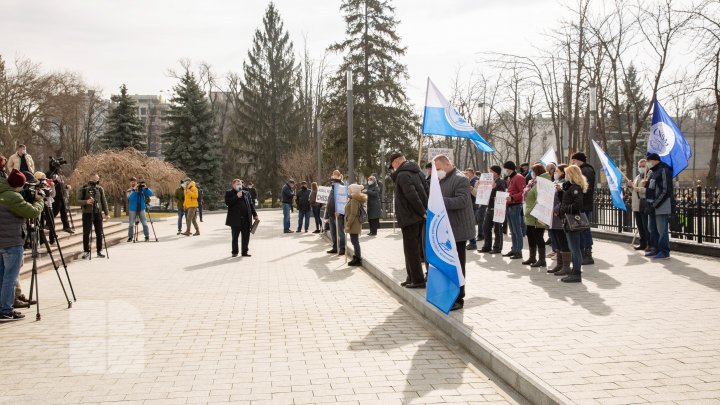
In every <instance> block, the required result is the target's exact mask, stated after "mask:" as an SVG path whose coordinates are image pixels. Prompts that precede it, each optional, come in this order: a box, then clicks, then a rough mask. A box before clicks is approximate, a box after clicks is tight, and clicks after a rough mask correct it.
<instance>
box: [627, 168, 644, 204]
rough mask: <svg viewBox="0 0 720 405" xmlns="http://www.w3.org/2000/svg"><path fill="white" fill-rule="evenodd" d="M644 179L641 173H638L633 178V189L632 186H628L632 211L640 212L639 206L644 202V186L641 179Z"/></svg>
mask: <svg viewBox="0 0 720 405" xmlns="http://www.w3.org/2000/svg"><path fill="white" fill-rule="evenodd" d="M643 180H644V176H643V175H642V174H638V175H637V176H635V180H633V186H635V189H637V191H635V189H633V188H632V187H628V191H629V192H630V196H631V197H632V210H633V212H640V211H641V208H642V206H643V205H645V204H644V201H643V200H645V187H643V186H642V181H643Z"/></svg>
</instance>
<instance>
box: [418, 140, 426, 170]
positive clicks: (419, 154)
mask: <svg viewBox="0 0 720 405" xmlns="http://www.w3.org/2000/svg"><path fill="white" fill-rule="evenodd" d="M424 140H425V135H423V134H422V133H421V134H420V147H418V160H417V164H418V166H420V158H421V157H422V147H423V143H424Z"/></svg>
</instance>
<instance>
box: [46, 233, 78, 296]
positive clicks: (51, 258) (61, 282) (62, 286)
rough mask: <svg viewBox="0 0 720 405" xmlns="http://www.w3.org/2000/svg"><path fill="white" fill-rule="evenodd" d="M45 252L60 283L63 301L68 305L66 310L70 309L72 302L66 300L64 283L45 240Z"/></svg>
mask: <svg viewBox="0 0 720 405" xmlns="http://www.w3.org/2000/svg"><path fill="white" fill-rule="evenodd" d="M56 242H57V241H56ZM45 250H47V254H48V256H50V261H51V262H52V265H53V268H54V269H55V274H57V277H58V281H59V282H60V288H62V291H63V294H64V295H65V301H67V303H68V308H72V302H71V301H70V298H68V295H67V290H65V283H63V281H62V278H61V277H60V271H58V269H59V268H60V266H58V265H57V263H56V262H55V258H54V257H53V254H52V251H51V250H50V244H49V243H48V241H47V239H46V240H45Z"/></svg>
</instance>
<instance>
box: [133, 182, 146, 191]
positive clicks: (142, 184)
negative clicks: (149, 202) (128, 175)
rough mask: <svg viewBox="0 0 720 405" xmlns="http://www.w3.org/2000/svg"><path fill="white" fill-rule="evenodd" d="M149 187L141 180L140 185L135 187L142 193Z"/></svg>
mask: <svg viewBox="0 0 720 405" xmlns="http://www.w3.org/2000/svg"><path fill="white" fill-rule="evenodd" d="M145 188H147V185H145V182H144V181H141V182H139V183H138V185H137V186H136V187H135V189H136V190H137V192H138V193H142V192H143V189H145Z"/></svg>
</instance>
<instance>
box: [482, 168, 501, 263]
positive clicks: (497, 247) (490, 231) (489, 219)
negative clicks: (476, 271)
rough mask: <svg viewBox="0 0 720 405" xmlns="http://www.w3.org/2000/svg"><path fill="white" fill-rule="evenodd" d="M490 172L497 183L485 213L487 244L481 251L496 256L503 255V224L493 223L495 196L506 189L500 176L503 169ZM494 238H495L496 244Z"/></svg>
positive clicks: (494, 169) (494, 184)
mask: <svg viewBox="0 0 720 405" xmlns="http://www.w3.org/2000/svg"><path fill="white" fill-rule="evenodd" d="M490 172H491V173H492V174H493V179H495V182H494V183H493V188H492V192H491V193H490V200H489V201H488V206H487V210H486V211H485V219H484V221H483V234H484V235H485V244H484V245H483V247H482V249H480V250H479V251H480V252H484V253H492V254H494V253H502V252H501V250H502V246H503V235H502V227H503V224H501V223H498V222H493V217H494V216H495V194H496V193H497V192H498V191H505V189H506V187H505V181H504V180H503V179H502V177H500V174H501V173H502V169H501V168H500V166H492V167H491V168H490ZM501 203H502V201H501ZM493 236H495V243H494V244H493ZM491 246H492V249H491Z"/></svg>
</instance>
